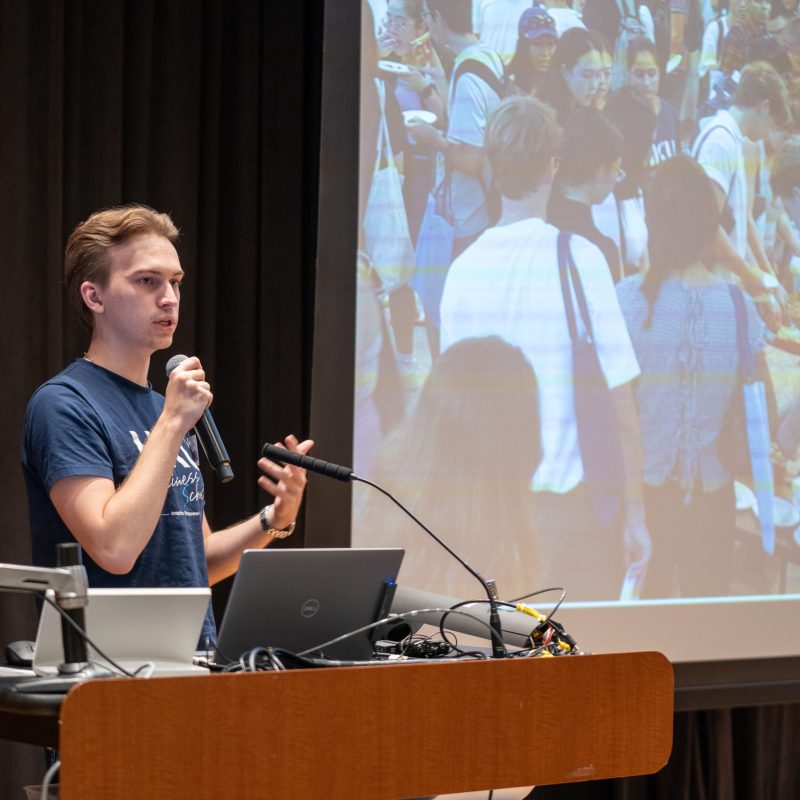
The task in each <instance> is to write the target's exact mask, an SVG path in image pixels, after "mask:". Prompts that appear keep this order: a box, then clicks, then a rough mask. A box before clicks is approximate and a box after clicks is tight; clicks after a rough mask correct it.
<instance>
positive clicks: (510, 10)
mask: <svg viewBox="0 0 800 800" xmlns="http://www.w3.org/2000/svg"><path fill="white" fill-rule="evenodd" d="M530 7H531V0H489V2H488V3H486V4H484V6H483V8H482V10H481V13H480V15H479V19H478V25H477V27H476V28H475V33H477V34H478V38H479V39H480V40H481V41H482V42H483V43H484V44H485V45H487V46H488V47H491V48H492V50H494V51H495V52H496V53H497V54H498V55H499V56H500V58H502V59H503V61H504V63H506V64H508V63H509V62H510V61H511V59H512V57H513V55H514V49H515V47H516V44H517V26H518V25H519V20H520V17H521V16H522V15H523V14H524V13H525V10H526V9H528V8H530Z"/></svg>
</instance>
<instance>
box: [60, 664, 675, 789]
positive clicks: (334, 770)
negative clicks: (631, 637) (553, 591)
mask: <svg viewBox="0 0 800 800" xmlns="http://www.w3.org/2000/svg"><path fill="white" fill-rule="evenodd" d="M672 708H673V677H672V667H671V665H670V663H669V662H668V661H667V659H666V658H665V657H664V656H662V655H660V654H659V653H626V654H619V655H598V656H573V657H563V658H537V659H527V660H525V659H517V660H513V659H509V660H507V661H500V660H498V661H471V662H464V661H462V662H446V663H438V662H437V663H430V664H396V665H387V666H371V667H370V666H366V667H346V668H338V669H316V670H314V669H312V670H294V671H289V672H271V673H259V674H231V675H215V676H208V677H204V676H200V677H186V678H155V679H150V680H101V681H93V682H88V683H85V684H82V685H80V686H78V687H76V688H75V689H73V690H72V691H71V692H70V693H69V695H68V696H67V698H66V700H65V702H64V705H63V708H62V711H61V733H60V742H61V760H62V769H61V779H60V784H61V797H62V800H93V798H98V800H99V799H100V798H102V800H142V799H143V798H147V799H148V800H161V798H163V799H164V800H189V799H190V798H191V800H212V799H213V800H219V799H220V798H224V799H225V800H228V799H230V800H256V799H258V800H263V798H282V799H284V798H285V799H286V800H306V798H314V799H315V800H316V799H317V798H326V800H338V799H341V800H345V799H346V800H354V798H365V800H384V799H387V798H406V797H419V796H423V795H433V794H439V793H445V792H458V791H467V790H477V789H490V788H500V787H507V786H525V785H529V784H534V783H538V784H552V783H564V782H568V781H582V780H593V779H599V778H609V777H617V776H623V775H636V774H645V773H650V772H655V771H657V770H658V769H660V768H661V767H662V766H663V765H664V764H665V763H666V761H667V758H668V756H669V753H670V749H671V747H672Z"/></svg>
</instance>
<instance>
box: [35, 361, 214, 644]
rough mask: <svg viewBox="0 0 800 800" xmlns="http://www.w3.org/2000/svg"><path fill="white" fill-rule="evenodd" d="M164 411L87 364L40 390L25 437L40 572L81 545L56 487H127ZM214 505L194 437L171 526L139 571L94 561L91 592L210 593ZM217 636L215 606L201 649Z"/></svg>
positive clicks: (168, 520) (184, 455)
mask: <svg viewBox="0 0 800 800" xmlns="http://www.w3.org/2000/svg"><path fill="white" fill-rule="evenodd" d="M163 407H164V397H163V395H161V394H159V393H158V392H155V391H153V389H151V388H149V387H144V386H139V385H138V384H135V383H132V382H131V381H129V380H127V379H126V378H123V377H121V376H120V375H117V374H115V373H113V372H109V371H108V370H106V369H103V368H102V367H99V366H97V365H96V364H92V363H90V362H88V361H86V360H85V359H82V358H81V359H77V360H76V361H75V362H74V363H72V364H70V365H69V366H68V367H67V368H66V369H65V370H64V371H63V372H60V373H59V374H58V375H56V376H55V377H54V378H52V379H51V380H49V381H47V383H44V384H43V385H42V386H40V387H39V388H38V389H37V390H36V392H35V394H34V395H33V397H32V398H31V400H30V402H29V403H28V409H27V413H26V415H25V429H24V431H23V438H22V468H23V472H24V475H25V484H26V488H27V491H28V513H29V517H30V524H31V540H32V544H33V563H34V564H37V565H39V566H46V567H50V566H55V559H56V544H58V543H61V542H74V541H75V538H74V537H73V536H72V534H71V533H70V532H69V530H68V529H67V527H66V525H64V523H63V522H62V520H61V517H59V515H58V512H57V511H56V509H55V507H54V506H53V504H52V502H51V501H50V489H51V488H52V486H53V484H54V483H55V482H56V481H58V480H61V479H62V478H67V477H74V476H97V477H101V478H108V479H110V480H112V481H113V482H114V486H117V487H119V486H120V485H121V484H122V482H123V481H124V480H125V479H126V478H127V477H128V475H129V474H130V472H131V470H132V469H133V466H134V464H135V463H136V459H137V458H138V456H139V453H140V452H141V450H142V447H143V446H144V443H145V442H146V441H147V436H148V435H149V433H150V429H151V427H152V426H153V425H154V424H155V421H156V420H157V419H158V416H159V415H160V414H161V410H162V408H163ZM204 507H205V487H204V484H203V476H202V474H201V472H200V467H199V466H198V452H197V441H196V439H195V437H194V436H193V435H187V436H186V437H184V440H183V443H182V444H181V449H180V452H179V454H178V459H177V461H176V463H175V467H174V469H173V472H172V478H171V479H170V485H169V489H168V491H167V497H166V501H165V503H164V508H163V510H162V512H161V518H160V519H159V522H158V525H157V526H156V529H155V531H154V533H153V535H152V536H151V537H150V541H149V542H148V543H147V545H146V546H145V548H144V550H143V551H142V552H141V554H140V555H139V557H138V558H137V559H136V563H135V564H134V566H133V569H131V571H130V572H128V573H127V574H125V575H113V574H111V573H110V572H106V571H105V570H104V569H102V568H101V567H99V566H98V565H97V564H96V563H95V562H94V561H92V559H91V558H90V557H89V555H88V554H87V553H84V556H83V561H84V564H85V566H86V572H87V574H88V577H89V586H91V587H109V588H114V587H192V586H208V567H207V565H206V557H205V548H204V545H203V529H202V521H203V509H204ZM207 637H209V638H207ZM215 638H216V631H215V627H214V618H213V615H212V614H211V608H210V606H209V610H208V612H207V613H206V620H205V622H204V624H203V631H202V633H201V636H200V645H201V646H202V647H204V646H205V644H206V642H207V641H209V640H210V643H213V642H214V641H215Z"/></svg>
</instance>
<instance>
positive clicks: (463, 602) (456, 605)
mask: <svg viewBox="0 0 800 800" xmlns="http://www.w3.org/2000/svg"><path fill="white" fill-rule="evenodd" d="M479 603H484V604H486V605H490V603H489V601H488V600H461V601H460V602H458V603H454V604H453V605H452V606H450V608H449V609H448V610H447V611H446V612H445V613H444V614H442V616H441V618H440V619H439V634H440V635H441V636H442V638H443V639H445V638H446V637H445V632H444V621H445V620H446V619H447V617H448V615H449V614H450V612H452V611H456V613H463V612H458V611H457V609H459V608H461V607H462V606H469V605H476V604H479ZM498 605H501V606H509V607H511V608H513V606H512V605H511V603H506V602H505V601H504V600H500V601H498ZM466 616H468V617H471V618H472V619H477V617H473V616H472V615H471V614H467V615H466ZM479 621H480V622H483V620H479ZM484 624H485V623H484Z"/></svg>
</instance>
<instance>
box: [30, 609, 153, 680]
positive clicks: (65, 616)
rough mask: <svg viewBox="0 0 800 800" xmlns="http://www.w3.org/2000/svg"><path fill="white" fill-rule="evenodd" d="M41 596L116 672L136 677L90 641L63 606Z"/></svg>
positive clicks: (128, 676) (127, 676)
mask: <svg viewBox="0 0 800 800" xmlns="http://www.w3.org/2000/svg"><path fill="white" fill-rule="evenodd" d="M42 596H43V597H44V601H45V602H46V603H49V604H50V605H51V606H53V608H54V609H55V610H56V611H58V613H59V614H61V616H62V618H63V619H65V620H66V621H67V622H68V623H69V624H70V625H71V626H72V627H73V628H74V629H75V630H76V631H77V632H78V635H79V636H80V637H81V638H82V639H83V640H84V641H85V642H86V644H88V645H89V647H91V648H92V650H94V651H95V653H97V654H98V655H99V656H100V657H101V658H104V659H105V660H106V661H108V663H109V664H111V666H112V667H114V669H116V670H117V671H118V672H121V673H122V674H123V675H124V676H125V677H126V678H135V677H136V674H135V673H133V672H128V670H127V669H125V667H122V666H120V665H119V664H117V662H116V661H114V659H113V658H110V657H109V656H107V655H106V654H105V653H104V652H103V651H102V650H101V649H100V648H99V647H98V646H97V645H96V644H95V643H94V642H93V641H92V640H91V639H90V638H89V636H88V635H87V633H86V631H85V630H84V629H83V628H81V626H80V625H78V623H77V622H75V620H74V619H72V617H71V616H70V615H69V614H67V612H66V611H65V610H64V609H63V608H61V606H60V605H59V604H58V603H56V601H55V600H51V599H50V598H49V597H48V596H47V594H44V595H42ZM143 666H144V665H143Z"/></svg>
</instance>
